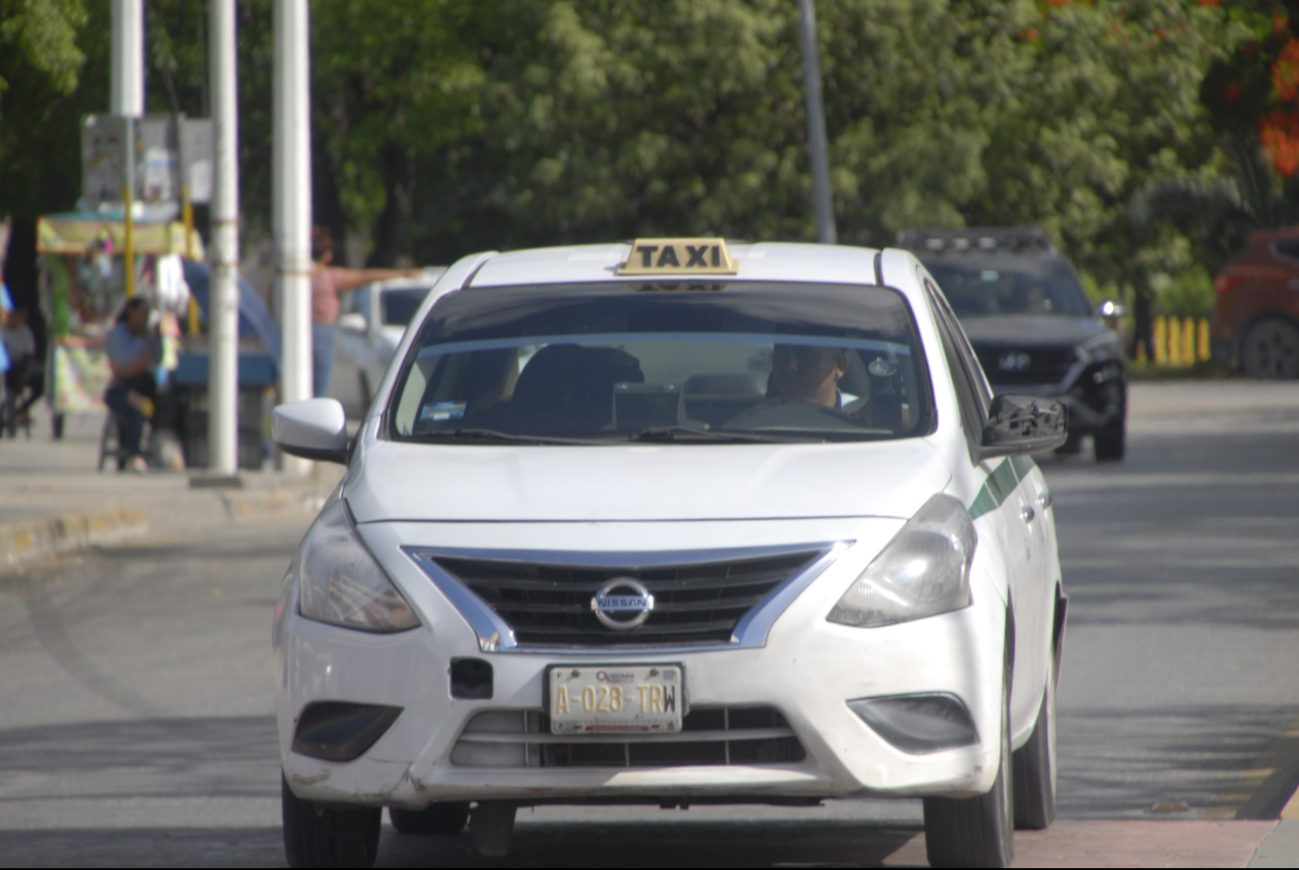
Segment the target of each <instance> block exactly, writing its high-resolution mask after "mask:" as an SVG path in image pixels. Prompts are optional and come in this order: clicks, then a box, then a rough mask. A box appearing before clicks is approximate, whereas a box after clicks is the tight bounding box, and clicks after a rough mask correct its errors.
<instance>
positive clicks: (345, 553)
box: [298, 499, 420, 633]
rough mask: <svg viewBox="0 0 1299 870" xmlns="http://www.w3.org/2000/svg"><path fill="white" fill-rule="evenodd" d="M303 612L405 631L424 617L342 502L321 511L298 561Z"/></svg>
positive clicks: (366, 627) (342, 622)
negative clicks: (371, 548) (390, 575)
mask: <svg viewBox="0 0 1299 870" xmlns="http://www.w3.org/2000/svg"><path fill="white" fill-rule="evenodd" d="M298 612H299V613H301V614H302V615H303V616H305V617H306V618H307V619H314V620H316V621H318V622H328V623H331V624H332V625H341V626H344V627H345V628H355V629H359V630H361V631H374V632H381V633H387V632H395V631H405V630H407V629H410V628H414V627H415V626H417V625H419V624H420V622H419V617H417V616H416V615H415V612H414V611H413V610H411V607H410V605H409V604H407V603H406V599H405V598H403V597H402V595H401V593H400V592H398V591H397V587H396V586H394V585H393V583H392V581H391V580H389V579H388V575H387V574H385V573H384V571H383V569H382V568H380V567H379V564H378V563H377V562H376V561H375V560H374V557H373V556H371V555H370V552H369V551H368V550H366V548H365V545H363V544H362V543H361V541H360V539H358V538H357V536H356V530H355V529H354V528H353V527H352V518H351V516H350V515H349V514H348V510H347V505H346V504H344V503H343V500H342V499H339V500H338V501H336V502H334V503H333V504H332V505H329V506H328V507H326V508H325V509H324V510H323V511H321V512H320V516H319V517H317V518H316V522H315V523H314V524H313V525H312V526H311V529H310V530H309V531H308V532H307V539H306V540H305V541H304V542H303V544H302V553H301V555H300V556H299V557H298Z"/></svg>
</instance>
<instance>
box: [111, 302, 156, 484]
mask: <svg viewBox="0 0 1299 870" xmlns="http://www.w3.org/2000/svg"><path fill="white" fill-rule="evenodd" d="M104 352H105V353H106V354H107V355H108V365H109V368H111V369H112V371H113V379H112V381H111V382H109V386H108V390H107V391H106V392H105V393H104V404H106V405H108V408H109V410H110V411H112V412H113V413H114V414H116V415H117V417H118V419H119V421H121V429H120V430H119V432H118V440H119V443H120V444H121V445H122V453H123V454H124V455H123V456H121V457H119V459H118V461H117V467H118V470H123V469H126V468H130V470H131V471H140V472H143V471H148V470H149V464H148V463H147V462H146V461H145V459H144V456H143V455H142V454H141V452H140V436H141V435H142V434H143V433H144V422H145V420H150V419H153V410H154V403H155V402H156V401H157V398H158V382H157V381H155V380H154V377H153V369H154V367H155V366H157V364H158V362H159V361H160V360H161V359H162V344H161V342H160V340H159V337H158V330H157V329H156V328H155V329H152V330H150V329H149V306H148V303H146V302H145V301H144V300H143V299H139V298H136V299H131V300H130V301H128V302H127V303H126V305H124V306H123V307H122V310H121V312H120V313H119V314H118V315H117V325H116V326H114V327H113V328H112V329H111V330H109V332H108V335H107V336H105V338H104Z"/></svg>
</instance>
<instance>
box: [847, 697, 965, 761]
mask: <svg viewBox="0 0 1299 870" xmlns="http://www.w3.org/2000/svg"><path fill="white" fill-rule="evenodd" d="M848 707H849V708H850V709H851V710H852V711H853V712H854V713H856V714H857V716H858V717H859V718H860V719H861V720H862V721H863V722H865V723H866V724H867V725H868V726H870V728H871V730H873V731H874V732H875V733H876V734H878V735H879V736H881V737H883V738H884V739H885V740H887V741H888V742H889V743H890V744H891V745H892V746H894V747H896V748H898V749H900V750H902V751H903V752H906V753H908V754H910V755H926V754H929V753H932V752H942V751H943V750H945V749H956V748H958V747H961V746H973V745H974V744H976V743H978V742H979V732H978V729H976V728H975V726H974V720H973V719H972V718H971V717H970V711H969V710H968V709H966V706H965V704H964V703H962V702H961V699H960V698H957V697H956V696H955V695H948V694H932V695H897V696H894V697H889V698H860V699H858V700H855V701H849V702H848Z"/></svg>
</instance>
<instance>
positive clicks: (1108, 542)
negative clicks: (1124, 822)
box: [0, 381, 1299, 866]
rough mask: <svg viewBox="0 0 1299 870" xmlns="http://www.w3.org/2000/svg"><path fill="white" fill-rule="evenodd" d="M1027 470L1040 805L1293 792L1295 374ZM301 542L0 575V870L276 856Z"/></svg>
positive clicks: (885, 823) (413, 847) (700, 842)
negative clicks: (285, 692) (1056, 735)
mask: <svg viewBox="0 0 1299 870" xmlns="http://www.w3.org/2000/svg"><path fill="white" fill-rule="evenodd" d="M1043 465H1044V467H1045V468H1046V469H1047V476H1048V479H1049V481H1050V483H1051V487H1052V490H1053V493H1054V495H1055V505H1056V516H1057V522H1058V524H1059V529H1060V541H1061V557H1062V560H1063V564H1064V572H1065V582H1066V585H1067V589H1068V592H1069V594H1070V596H1071V606H1070V623H1069V630H1068V638H1067V650H1066V659H1065V664H1064V671H1063V676H1062V684H1061V691H1060V703H1061V720H1060V752H1061V764H1062V771H1061V780H1060V799H1061V815H1062V816H1063V817H1065V818H1070V817H1072V818H1075V819H1100V818H1110V819H1113V818H1120V819H1122V818H1132V819H1138V818H1140V819H1151V818H1205V817H1208V818H1230V817H1237V816H1239V817H1250V816H1254V817H1259V816H1261V815H1265V814H1266V813H1268V812H1271V813H1272V814H1273V817H1275V811H1276V808H1277V801H1278V800H1279V799H1280V800H1283V799H1284V797H1286V796H1288V795H1289V793H1290V791H1291V790H1292V789H1293V786H1294V784H1295V782H1296V781H1299V738H1286V737H1284V736H1282V735H1283V732H1284V731H1285V730H1286V728H1287V726H1289V725H1291V724H1292V723H1296V720H1299V667H1296V664H1299V632H1296V631H1294V630H1293V626H1294V622H1295V620H1296V617H1297V616H1299V582H1296V580H1297V579H1299V578H1297V577H1296V575H1297V573H1299V572H1297V570H1296V569H1297V568H1299V486H1297V484H1299V385H1291V384H1284V385H1275V384H1273V385H1260V384H1250V383H1246V382H1240V381H1233V382H1223V383H1214V384H1162V385H1139V386H1137V387H1135V388H1134V390H1133V394H1132V419H1131V433H1130V453H1129V459H1128V460H1127V461H1126V462H1124V463H1122V464H1121V465H1111V466H1098V465H1097V464H1095V463H1094V462H1092V461H1091V459H1090V455H1089V454H1084V456H1082V457H1080V458H1078V459H1076V460H1070V461H1067V462H1065V461H1050V460H1047V461H1044V463H1043ZM304 528H305V523H303V522H285V523H280V524H270V525H267V524H258V525H254V524H243V525H238V526H231V527H227V528H225V529H223V530H221V531H220V532H217V533H214V534H212V535H210V536H206V537H203V538H177V539H172V540H153V541H149V542H147V543H146V544H143V545H139V546H135V547H131V548H125V549H119V550H114V551H107V552H101V553H96V554H93V555H88V556H86V557H84V558H82V559H79V560H68V561H65V562H64V563H62V564H59V565H56V566H53V567H50V568H47V569H42V570H41V571H40V572H38V573H35V574H29V575H27V576H23V577H9V578H0V864H4V865H6V866H14V865H31V866H83V865H99V866H198V865H202V866H262V865H282V864H283V851H282V847H281V843H280V830H279V798H278V784H279V778H278V768H277V754H276V748H275V739H274V719H273V713H272V711H273V699H272V686H271V677H270V663H269V629H270V618H271V612H272V609H273V603H274V597H275V591H276V589H277V587H278V583H279V579H280V577H281V576H282V573H283V571H284V568H285V566H286V565H287V563H288V560H289V558H290V557H291V555H292V551H293V549H294V547H295V546H296V543H297V541H298V539H299V537H300V536H301V534H302V532H303V530H304ZM1296 724H1299V723H1296ZM1278 796H1279V797H1278ZM1156 805H1159V806H1160V811H1159V812H1155V811H1153V809H1152V808H1153V807H1155V806H1156ZM1182 807H1185V809H1182ZM919 823H920V809H919V804H918V802H898V803H867V804H836V805H830V806H826V807H823V808H818V809H805V810H787V809H774V808H771V809H769V808H747V807H746V808H738V809H736V808H706V807H705V808H700V807H696V808H693V809H690V810H688V811H680V810H672V811H662V810H659V809H657V808H653V809H639V808H635V809H608V810H580V809H574V808H546V809H538V810H536V811H528V810H524V811H521V812H520V816H519V826H518V829H517V833H516V838H515V848H514V850H513V852H512V853H511V856H510V858H509V859H508V861H507V862H491V861H487V860H485V859H479V858H477V857H476V856H474V855H473V853H472V851H471V847H470V845H469V842H468V837H467V836H464V835H462V836H459V837H450V838H447V837H442V838H423V837H399V836H397V835H396V834H395V833H393V832H392V830H391V829H389V828H386V827H385V832H384V837H383V841H382V844H381V847H380V848H381V851H380V858H379V864H380V865H381V866H427V865H429V864H434V865H436V864H453V865H465V864H479V865H484V866H492V865H494V864H506V863H508V864H511V865H516V864H529V865H543V864H545V865H553V866H572V865H585V866H595V865H602V866H603V865H611V864H612V865H623V866H646V865H655V864H660V865H661V864H690V865H717V866H737V865H750V866H751V865H766V866H775V865H782V864H785V865H788V864H851V865H861V864H866V865H871V864H879V863H880V862H882V861H884V860H885V859H886V858H888V856H890V855H892V854H894V853H895V851H896V850H897V849H898V848H899V847H900V846H902V845H903V844H904V843H905V842H906V841H907V840H908V839H909V838H911V837H912V836H913V835H914V834H915V832H916V830H917V829H918V826H919ZM901 857H903V856H902V855H901V854H899V855H896V856H895V857H894V858H893V859H892V861H894V862H896V861H897V860H898V859H899V858H901Z"/></svg>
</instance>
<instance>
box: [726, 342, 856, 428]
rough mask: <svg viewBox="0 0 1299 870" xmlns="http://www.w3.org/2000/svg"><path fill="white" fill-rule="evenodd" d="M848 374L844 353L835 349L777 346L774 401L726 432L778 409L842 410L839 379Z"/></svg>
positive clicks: (747, 414) (734, 420) (752, 411)
mask: <svg viewBox="0 0 1299 870" xmlns="http://www.w3.org/2000/svg"><path fill="white" fill-rule="evenodd" d="M847 371H848V351H846V350H843V349H842V348H836V347H808V346H805V345H792V344H778V345H776V347H775V350H774V352H773V353H772V355H771V386H772V388H773V389H774V390H775V391H776V395H775V397H774V398H771V399H767V400H766V401H764V402H759V403H758V404H756V405H754V406H753V407H752V408H749V409H748V410H747V411H744V412H743V413H741V414H739V415H738V416H736V417H734V418H732V419H731V420H730V421H729V422H727V424H726V426H725V428H727V429H744V428H747V427H748V425H749V424H750V423H754V422H758V421H757V420H755V418H758V417H760V416H769V413H768V412H770V411H771V410H772V409H773V408H778V407H780V406H782V405H811V406H814V407H815V406H820V407H822V408H829V409H831V410H834V411H841V410H842V409H843V396H842V395H840V393H839V379H840V378H842V377H843V376H844V374H845V373H846V372H847Z"/></svg>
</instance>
